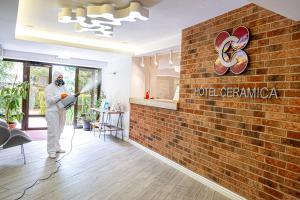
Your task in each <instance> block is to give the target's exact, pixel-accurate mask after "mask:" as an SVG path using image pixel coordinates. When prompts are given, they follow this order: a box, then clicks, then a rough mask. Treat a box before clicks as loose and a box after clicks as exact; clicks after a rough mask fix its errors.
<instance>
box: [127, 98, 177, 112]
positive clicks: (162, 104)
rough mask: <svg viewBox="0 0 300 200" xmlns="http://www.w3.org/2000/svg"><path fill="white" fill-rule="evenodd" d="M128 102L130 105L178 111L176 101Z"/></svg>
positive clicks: (133, 99)
mask: <svg viewBox="0 0 300 200" xmlns="http://www.w3.org/2000/svg"><path fill="white" fill-rule="evenodd" d="M129 102H130V103H132V104H138V105H144V106H151V107H157V108H165V109H169V110H178V101H173V100H166V99H142V98H130V99H129Z"/></svg>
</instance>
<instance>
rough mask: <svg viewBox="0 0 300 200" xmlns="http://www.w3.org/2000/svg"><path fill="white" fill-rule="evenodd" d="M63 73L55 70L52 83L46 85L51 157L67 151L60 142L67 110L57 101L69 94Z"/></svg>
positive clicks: (48, 144)
mask: <svg viewBox="0 0 300 200" xmlns="http://www.w3.org/2000/svg"><path fill="white" fill-rule="evenodd" d="M68 94H69V93H68V91H67V89H66V87H65V83H64V80H63V75H62V73H60V72H58V71H55V72H54V73H53V77H52V83H51V84H49V85H48V86H47V87H46V90H45V99H46V120H47V125H48V132H47V134H48V137H47V151H48V154H49V157H50V158H56V153H65V150H63V149H61V147H60V144H59V139H60V135H61V133H62V132H63V130H64V126H65V122H66V111H65V110H64V109H60V108H59V107H58V105H57V102H58V101H59V100H61V99H64V98H65V97H66V96H68Z"/></svg>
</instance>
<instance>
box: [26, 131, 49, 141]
mask: <svg viewBox="0 0 300 200" xmlns="http://www.w3.org/2000/svg"><path fill="white" fill-rule="evenodd" d="M25 133H26V134H27V135H28V136H29V137H30V138H31V140H32V141H41V140H47V130H29V131H25Z"/></svg>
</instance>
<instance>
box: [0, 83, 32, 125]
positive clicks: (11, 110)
mask: <svg viewBox="0 0 300 200" xmlns="http://www.w3.org/2000/svg"><path fill="white" fill-rule="evenodd" d="M28 87H29V84H28V83H27V82H23V83H19V84H15V83H14V84H13V85H12V86H10V85H8V86H4V87H2V88H1V89H0V105H1V107H2V109H3V110H4V113H3V114H4V118H5V120H6V121H7V122H8V123H13V122H15V121H16V120H17V121H20V120H22V118H23V116H24V113H23V112H22V110H21V104H22V99H25V98H26V97H27V93H28V92H27V91H28Z"/></svg>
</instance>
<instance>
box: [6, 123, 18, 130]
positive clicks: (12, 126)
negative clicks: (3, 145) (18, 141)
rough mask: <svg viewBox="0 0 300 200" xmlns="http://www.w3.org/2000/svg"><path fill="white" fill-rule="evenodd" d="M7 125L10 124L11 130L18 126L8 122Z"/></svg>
mask: <svg viewBox="0 0 300 200" xmlns="http://www.w3.org/2000/svg"><path fill="white" fill-rule="evenodd" d="M7 124H8V128H9V129H14V128H16V126H17V123H15V122H8V123H7Z"/></svg>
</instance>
